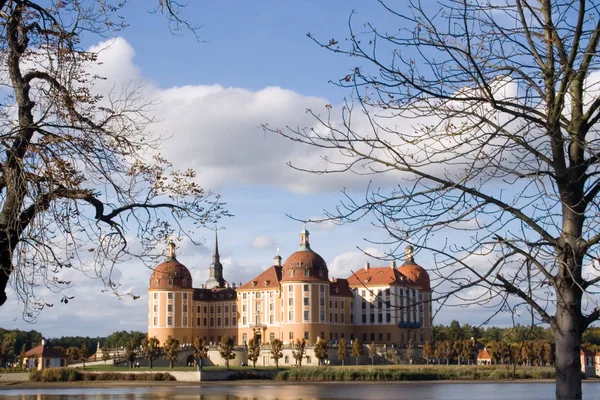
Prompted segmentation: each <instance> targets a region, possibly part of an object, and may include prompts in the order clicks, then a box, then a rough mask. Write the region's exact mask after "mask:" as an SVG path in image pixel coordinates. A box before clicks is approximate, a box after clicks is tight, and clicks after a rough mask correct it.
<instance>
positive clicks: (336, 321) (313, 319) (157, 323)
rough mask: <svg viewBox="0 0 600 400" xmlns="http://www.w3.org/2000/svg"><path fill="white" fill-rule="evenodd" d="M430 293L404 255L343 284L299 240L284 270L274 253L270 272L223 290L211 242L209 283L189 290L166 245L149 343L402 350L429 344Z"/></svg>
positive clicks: (151, 294)
mask: <svg viewBox="0 0 600 400" xmlns="http://www.w3.org/2000/svg"><path fill="white" fill-rule="evenodd" d="M431 296H432V291H431V287H430V281H429V275H428V274H427V271H426V270H425V269H424V268H423V267H421V266H420V265H418V264H416V263H415V261H414V257H413V248H412V247H411V246H408V247H407V248H406V257H405V261H404V263H403V264H402V265H400V266H399V267H397V266H396V262H395V261H393V262H391V263H390V265H388V266H379V267H371V265H370V263H366V265H365V267H364V268H362V269H361V270H359V271H355V272H354V273H353V274H352V275H351V276H349V277H348V278H346V279H339V278H338V279H331V280H330V279H329V271H328V269H327V264H326V263H325V261H324V260H323V258H322V257H321V256H320V255H319V254H318V253H316V252H315V251H314V250H313V249H312V247H311V244H310V241H309V232H308V231H307V230H306V229H303V230H302V231H301V233H300V247H299V249H298V250H297V251H296V252H295V253H293V254H292V255H290V256H289V257H288V259H287V260H286V261H285V263H282V258H281V257H280V256H279V254H277V255H276V256H275V258H274V262H273V265H272V266H270V267H269V268H268V269H266V270H265V271H264V272H262V273H261V274H260V275H258V276H256V277H255V278H254V279H252V280H251V281H249V282H246V283H245V284H241V285H235V284H229V283H227V281H226V280H225V279H224V276H223V265H222V264H221V262H220V256H219V247H218V240H217V238H216V236H215V250H214V254H213V262H212V264H211V266H210V276H209V278H208V280H207V281H206V283H205V284H203V285H202V286H201V287H200V288H194V287H193V282H192V276H191V274H190V272H189V270H188V269H187V268H186V267H185V266H184V265H183V264H181V263H180V262H179V261H178V260H177V258H176V254H175V245H174V244H173V243H169V245H168V247H167V260H166V261H165V262H163V263H161V264H159V265H158V266H157V267H156V268H155V269H154V271H153V272H152V275H151V277H150V286H149V288H148V336H150V337H153V336H154V337H156V338H158V339H159V341H160V343H161V344H163V343H164V342H165V341H166V340H167V338H169V337H173V338H175V339H177V340H179V342H180V343H181V344H186V343H191V342H192V341H193V338H194V337H196V336H199V337H202V338H204V339H206V340H208V341H210V342H213V343H218V342H220V341H221V338H222V337H224V336H229V337H232V338H233V339H234V343H236V344H237V345H243V344H246V343H247V342H248V340H249V339H251V338H252V337H253V336H256V337H257V338H258V339H259V340H260V341H261V342H262V343H269V342H271V341H272V340H273V339H275V338H277V339H280V340H282V341H283V342H284V343H286V344H287V343H291V342H292V341H294V340H296V339H299V338H304V339H305V340H306V341H307V342H308V343H314V342H316V341H317V340H318V339H319V338H320V339H325V340H330V341H332V342H337V341H339V340H340V339H341V338H345V339H346V340H347V341H350V340H353V339H354V338H358V339H360V340H361V341H362V342H363V343H371V342H375V343H377V344H388V345H389V344H397V345H405V344H407V343H408V342H409V341H412V342H413V343H414V344H416V345H418V344H422V343H423V342H424V341H426V340H431V339H432V333H433V321H432V311H431V303H430V302H429V300H431Z"/></svg>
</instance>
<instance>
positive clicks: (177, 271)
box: [150, 243, 192, 289]
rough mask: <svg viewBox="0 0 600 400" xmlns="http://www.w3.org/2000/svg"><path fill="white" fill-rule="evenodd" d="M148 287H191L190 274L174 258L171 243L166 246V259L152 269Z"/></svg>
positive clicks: (173, 246)
mask: <svg viewBox="0 0 600 400" xmlns="http://www.w3.org/2000/svg"><path fill="white" fill-rule="evenodd" d="M150 289H192V274H190V271H189V270H188V269H187V268H186V266H185V265H183V264H182V263H180V262H179V261H177V258H175V245H174V244H173V243H169V246H168V248H167V260H166V261H165V262H163V263H160V264H158V265H157V266H156V268H154V270H153V271H152V275H150Z"/></svg>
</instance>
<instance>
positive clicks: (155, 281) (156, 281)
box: [154, 278, 160, 286]
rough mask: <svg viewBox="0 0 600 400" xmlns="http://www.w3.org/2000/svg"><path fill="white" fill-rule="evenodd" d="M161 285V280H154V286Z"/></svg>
mask: <svg viewBox="0 0 600 400" xmlns="http://www.w3.org/2000/svg"><path fill="white" fill-rule="evenodd" d="M159 284H160V279H158V278H156V279H155V280H154V286H158V285H159Z"/></svg>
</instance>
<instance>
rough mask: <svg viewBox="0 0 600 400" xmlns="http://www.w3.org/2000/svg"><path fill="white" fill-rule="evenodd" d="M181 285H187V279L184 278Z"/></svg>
mask: <svg viewBox="0 0 600 400" xmlns="http://www.w3.org/2000/svg"><path fill="white" fill-rule="evenodd" d="M181 286H187V279H185V278H183V280H182V281H181Z"/></svg>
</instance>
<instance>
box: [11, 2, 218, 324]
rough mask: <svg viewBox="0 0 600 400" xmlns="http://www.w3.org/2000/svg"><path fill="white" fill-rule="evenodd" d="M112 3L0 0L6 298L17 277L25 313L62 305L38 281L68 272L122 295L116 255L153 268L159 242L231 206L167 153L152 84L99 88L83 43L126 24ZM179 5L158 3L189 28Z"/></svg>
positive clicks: (59, 286)
mask: <svg viewBox="0 0 600 400" xmlns="http://www.w3.org/2000/svg"><path fill="white" fill-rule="evenodd" d="M114 3H115V4H112V2H111V1H109V0H84V1H73V0H66V1H56V2H37V1H29V0H4V1H0V31H1V35H0V54H1V55H2V56H1V57H0V76H1V77H2V85H3V92H2V94H3V96H5V98H4V99H3V101H2V102H1V105H0V126H1V130H2V134H1V136H0V140H1V143H2V148H1V150H0V305H2V304H4V303H5V302H6V299H7V295H6V287H7V285H8V284H9V281H10V283H11V285H12V286H13V288H14V289H15V292H16V295H17V297H18V298H19V300H21V301H22V302H23V303H24V317H25V318H26V319H35V317H36V316H37V313H38V312H39V311H40V310H41V309H43V308H44V307H47V306H52V304H51V303H50V302H49V301H47V300H45V299H44V298H41V297H39V295H40V293H39V289H38V290H37V291H36V288H39V287H40V286H46V287H48V288H50V289H51V291H53V292H61V293H62V292H63V290H64V289H66V288H68V287H70V285H71V281H70V279H66V278H65V277H64V275H63V273H64V271H69V270H71V269H79V270H83V271H85V273H86V274H88V275H90V274H91V275H95V276H98V277H100V278H102V280H103V281H104V283H105V285H106V287H107V290H109V291H113V292H114V293H116V294H117V295H120V294H122V293H120V292H119V285H118V283H117V282H116V281H115V278H114V276H113V275H112V270H113V266H114V265H115V263H117V262H119V261H123V260H127V261H129V260H131V259H132V258H133V257H136V258H139V259H141V260H142V261H143V262H145V263H146V264H147V265H154V264H155V261H156V259H157V257H158V256H159V254H156V252H155V250H154V249H155V248H156V247H157V244H159V243H164V242H165V241H166V239H167V237H169V236H171V235H174V236H177V237H181V236H184V235H188V237H190V236H191V234H190V233H189V232H188V230H187V228H189V227H191V225H192V224H195V225H196V226H197V227H201V226H204V225H206V224H212V223H215V222H216V221H217V220H218V218H219V217H220V216H222V215H223V214H224V211H223V209H222V206H223V204H222V203H221V201H220V200H219V197H218V196H212V195H211V194H210V193H207V192H205V191H204V190H203V189H202V188H201V187H199V186H198V185H197V184H196V183H195V173H194V172H193V171H191V170H187V171H178V170H177V169H175V168H173V166H172V165H171V163H170V162H169V161H168V160H167V159H165V158H164V157H162V156H161V155H160V153H159V152H158V150H159V149H160V146H161V143H162V142H163V140H164V139H165V138H164V137H160V136H157V135H156V134H152V133H151V132H150V131H148V130H147V129H146V128H147V126H148V124H150V123H151V122H152V118H151V117H150V116H149V115H150V114H149V113H150V111H151V110H152V108H153V107H154V102H153V100H151V99H147V98H146V97H145V95H144V92H143V87H140V86H139V85H135V84H131V85H129V86H128V87H124V88H115V89H114V90H113V91H112V92H111V93H100V92H99V91H100V90H99V89H96V88H95V86H94V84H95V83H98V82H100V81H102V80H103V77H101V76H95V74H94V72H93V71H94V70H93V68H94V66H95V65H96V64H97V63H98V61H97V56H98V55H97V54H96V53H93V52H90V51H87V50H85V49H84V48H82V47H81V45H80V43H81V42H82V40H83V36H85V38H86V41H89V39H90V38H93V37H94V35H96V37H97V38H98V39H100V38H103V37H105V36H106V35H108V34H110V33H111V32H112V31H114V30H119V29H123V28H124V27H125V25H126V24H125V22H124V21H123V20H122V19H121V18H120V17H119V15H118V13H119V11H120V8H121V6H122V4H121V2H114ZM174 4H176V3H175V2H171V1H168V0H159V3H158V7H159V8H160V11H163V12H165V13H166V14H167V16H168V18H169V19H170V20H171V21H172V22H174V23H176V24H177V23H178V24H179V26H181V24H183V23H184V20H182V19H181V18H180V17H179V15H178V14H177V11H179V9H178V8H176V7H173V5H174ZM188 27H190V28H192V26H190V25H189V24H188ZM183 218H185V219H186V220H187V221H188V223H189V224H190V226H186V227H182V226H180V225H179V222H178V221H180V220H181V219H183ZM130 237H137V238H138V239H137V241H139V243H137V242H136V243H135V245H131V243H129V242H128V240H127V239H128V238H130ZM161 247H162V246H158V248H161ZM130 295H131V296H133V294H130ZM72 298H73V297H72V296H68V293H65V294H64V295H63V296H62V298H61V302H63V303H68V302H69V301H70V300H71V299H72ZM50 301H51V300H50Z"/></svg>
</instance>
